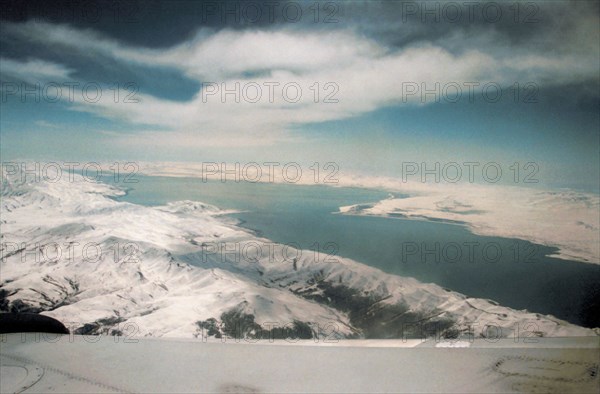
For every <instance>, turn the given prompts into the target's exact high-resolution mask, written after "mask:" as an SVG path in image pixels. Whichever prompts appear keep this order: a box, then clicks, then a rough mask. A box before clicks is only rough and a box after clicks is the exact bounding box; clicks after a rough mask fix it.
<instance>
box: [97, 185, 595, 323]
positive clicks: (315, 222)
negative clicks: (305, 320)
mask: <svg viewBox="0 0 600 394" xmlns="http://www.w3.org/2000/svg"><path fill="white" fill-rule="evenodd" d="M136 177H137V179H138V180H139V182H138V183H135V184H126V186H127V187H128V193H127V195H125V196H122V197H119V198H117V200H121V201H128V202H131V203H135V204H141V205H146V206H156V205H164V204H166V203H167V202H170V201H177V200H194V201H202V202H205V203H209V204H213V205H216V206H218V207H219V208H223V209H235V210H240V211H243V212H241V213H236V214H232V215H230V216H232V217H234V218H237V219H238V220H239V224H240V226H242V227H245V228H248V229H251V230H253V231H254V232H255V233H257V234H259V235H260V236H263V237H265V238H268V239H270V240H273V241H275V242H278V243H283V244H289V245H292V246H295V247H300V248H303V249H310V250H318V251H320V252H323V253H328V254H332V255H333V256H343V257H348V258H351V259H353V260H356V261H358V262H361V263H364V264H367V265H370V266H373V267H376V268H379V269H381V270H383V271H385V272H388V273H392V274H397V275H402V276H411V277H414V278H416V279H418V280H420V281H422V282H433V283H436V284H438V285H440V286H443V287H445V288H448V289H452V290H455V291H457V292H460V293H463V294H466V295H468V296H472V297H480V298H488V299H491V300H494V301H497V302H499V303H500V304H501V305H504V306H509V307H511V308H515V309H527V310H529V311H532V312H538V313H542V314H551V315H554V316H556V317H558V318H561V319H564V320H567V321H569V322H572V323H575V324H579V325H582V326H586V327H598V326H600V266H599V265H594V264H586V263H580V262H576V261H566V260H561V259H555V258H550V257H547V255H548V254H551V253H552V252H553V251H555V250H556V249H555V248H551V247H547V246H542V245H536V244H532V243H530V242H527V241H523V240H516V239H508V238H500V237H484V236H479V235H474V234H472V233H471V232H469V231H468V230H467V229H466V228H465V227H463V226H461V225H456V224H449V223H442V222H432V221H419V220H405V219H400V218H398V219H396V218H382V217H366V216H349V215H340V214H337V212H338V208H339V207H340V206H345V205H353V204H364V203H371V202H375V201H379V200H382V199H384V198H387V197H388V196H389V192H384V191H377V190H371V189H361V188H344V187H331V186H324V185H294V184H272V183H249V182H240V183H235V182H233V181H227V182H225V183H222V182H219V181H208V182H203V181H202V179H199V178H175V177H155V176H141V175H136ZM105 181H106V182H110V181H111V179H108V178H107V179H105ZM119 186H123V184H119ZM394 196H395V197H402V195H401V194H394Z"/></svg>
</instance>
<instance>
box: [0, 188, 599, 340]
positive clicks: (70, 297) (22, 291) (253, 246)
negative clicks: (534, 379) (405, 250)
mask: <svg viewBox="0 0 600 394" xmlns="http://www.w3.org/2000/svg"><path fill="white" fill-rule="evenodd" d="M122 193H123V192H122V191H121V190H119V189H117V188H114V187H112V186H109V185H106V184H102V183H96V182H90V181H89V180H85V179H84V178H82V177H80V176H75V177H74V180H73V181H69V179H67V178H66V177H64V178H63V179H61V180H59V181H58V182H54V183H51V182H48V181H40V182H32V181H30V182H28V183H20V182H18V177H12V178H11V177H8V178H6V179H4V180H3V183H2V204H1V207H0V209H1V225H2V231H1V254H2V262H1V266H0V309H2V310H3V311H35V312H41V313H43V314H45V315H48V316H52V317H54V318H57V319H59V320H60V321H62V322H63V323H64V324H65V325H66V326H67V327H68V328H70V329H71V331H74V332H76V333H82V334H98V333H105V334H116V335H131V336H133V335H135V336H154V337H162V336H168V337H187V338H193V337H196V338H199V339H200V338H203V337H207V336H208V337H216V338H219V337H223V338H224V337H226V336H230V337H233V336H237V335H240V336H243V337H245V338H251V339H253V340H258V339H264V338H267V337H275V338H288V337H291V338H295V337H301V338H317V339H319V338H321V339H333V338H421V337H425V336H427V337H431V336H442V337H446V338H457V337H461V338H464V337H467V336H471V335H474V336H476V337H481V336H486V337H497V336H502V337H512V336H515V337H517V336H518V337H519V338H524V337H532V336H587V335H596V334H595V332H594V330H590V329H586V328H582V327H578V326H575V325H572V324H569V323H567V322H565V321H561V320H559V319H556V318H554V317H552V316H543V315H539V314H536V313H529V312H527V311H517V310H513V309H510V308H506V307H503V306H500V305H497V304H496V303H495V302H493V301H488V300H484V299H475V298H468V297H466V296H464V295H462V294H459V293H456V292H453V291H450V290H447V289H443V288H442V287H440V286H437V285H435V284H428V283H421V282H419V281H417V280H415V279H412V278H404V277H400V276H395V275H390V274H385V273H384V272H382V271H380V270H378V269H375V268H371V267H369V266H366V265H362V264H360V263H358V262H355V261H352V260H349V259H345V258H340V257H336V258H335V259H334V260H332V259H327V258H326V256H324V255H321V254H318V253H316V252H312V251H297V250H293V249H291V248H290V247H287V246H285V245H277V244H275V245H274V244H273V243H272V242H271V241H269V240H267V239H264V238H258V237H256V236H255V235H253V234H251V233H250V232H248V231H246V230H244V229H242V228H239V227H237V226H236V225H235V223H234V222H233V221H232V220H231V219H229V218H228V217H227V216H223V214H225V213H226V212H225V211H221V210H220V209H218V208H217V207H214V206H210V205H207V204H203V203H200V202H192V201H179V202H174V203H171V204H168V205H166V206H162V207H144V206H140V205H135V204H130V203H126V202H117V201H115V200H114V199H112V198H111V197H113V196H117V195H119V194H122ZM540 198H542V196H540ZM547 198H548V199H550V200H552V198H556V197H553V196H548V197H547ZM561 198H562V197H561ZM413 201H414V200H413ZM410 202H411V200H410V199H408V201H407V202H406V203H405V204H409V206H408V208H410ZM583 203H586V202H583ZM381 204H382V205H374V206H373V207H371V208H369V209H370V210H365V211H364V212H360V213H368V214H380V213H382V212H387V211H389V209H390V207H389V206H388V205H384V204H390V205H391V207H392V208H393V210H394V211H395V212H396V211H399V210H406V209H407V206H405V205H402V204H400V203H399V202H398V200H389V201H386V202H383V203H381ZM431 204H433V205H435V201H431ZM449 204H450V208H449V212H453V211H456V210H457V209H459V208H460V206H458V205H456V204H455V203H453V202H452V201H449ZM453 204H454V205H453ZM438 208H439V207H438ZM344 211H345V212H350V211H352V209H350V208H348V209H345V210H344ZM413 211H414V210H413ZM444 212H446V210H444ZM421 213H423V214H426V213H427V212H419V214H421ZM450 214H451V215H460V213H456V212H455V213H449V215H450ZM586 223H587V222H586ZM590 225H593V223H592V224H590ZM481 231H482V232H484V230H481ZM577 247H579V246H578V245H574V246H573V250H574V252H577V251H578V250H580V249H577Z"/></svg>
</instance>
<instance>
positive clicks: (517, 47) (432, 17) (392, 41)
mask: <svg viewBox="0 0 600 394" xmlns="http://www.w3.org/2000/svg"><path fill="white" fill-rule="evenodd" d="M120 4H121V5H120V6H119V8H118V9H115V7H116V6H115V3H114V2H112V1H98V2H90V1H86V2H78V1H72V2H67V1H65V2H62V1H58V2H56V3H52V4H50V5H48V4H46V3H45V2H29V3H23V2H20V1H8V2H5V5H3V11H2V15H1V16H2V24H1V25H0V44H1V46H0V82H1V83H2V104H1V117H0V137H1V148H0V149H1V150H0V153H1V154H2V160H11V159H16V158H19V159H32V160H65V161H68V160H79V161H81V160H144V161H196V162H200V161H230V162H234V161H240V162H242V161H249V160H252V161H269V160H278V161H297V162H305V163H311V162H313V161H319V162H326V161H336V162H338V164H339V165H340V170H341V171H353V172H363V173H366V174H374V175H387V176H394V175H399V174H398V168H399V167H400V166H401V163H402V162H403V161H415V162H422V161H425V162H429V163H433V162H436V161H439V162H442V163H444V162H448V161H457V162H466V161H479V162H482V163H484V162H486V161H492V160H493V161H497V162H499V163H501V164H502V165H503V166H506V167H508V166H509V165H510V164H511V163H513V162H519V163H526V162H531V161H533V162H536V163H538V164H539V166H540V180H541V185H543V186H552V187H573V188H578V189H585V190H592V191H597V190H598V179H599V177H600V173H599V171H600V170H599V168H600V156H599V152H600V148H599V146H600V140H599V126H600V119H599V112H600V111H599V103H600V97H599V93H598V91H599V89H598V88H599V75H598V70H599V56H600V55H599V49H598V48H599V45H598V43H599V7H598V3H597V2H584V1H581V2H520V3H519V2H517V3H515V2H510V3H493V4H495V6H494V7H497V9H496V8H493V7H490V6H488V3H476V8H474V9H473V10H472V11H473V13H472V17H469V14H468V11H469V10H468V9H467V8H465V7H464V6H460V5H461V4H463V3H460V2H459V3H453V4H457V5H458V6H459V10H460V12H462V14H461V15H462V16H461V18H460V20H453V19H452V18H454V17H453V16H452V15H454V14H449V12H450V11H453V10H452V9H446V8H443V7H444V4H445V3H436V2H428V3H426V4H425V3H416V2H375V1H372V2H321V3H318V2H317V3H315V2H283V1H282V2H279V3H278V5H277V6H276V7H275V8H272V11H273V18H272V19H271V18H270V16H269V15H267V13H268V11H269V4H272V2H266V3H261V2H254V3H252V4H254V5H255V8H253V9H248V3H243V2H236V1H226V2H204V3H201V2H194V1H164V2H160V1H151V2H148V3H142V2H135V1H132V2H124V3H120ZM314 4H317V5H318V6H319V9H318V10H319V13H318V15H317V14H316V13H315V8H314ZM498 4H499V5H498ZM514 4H518V5H519V8H518V10H519V12H518V13H516V8H515V6H514ZM311 7H312V8H311ZM436 7H439V8H436ZM460 7H462V9H460ZM511 7H512V8H511ZM257 9H258V10H260V12H262V14H261V17H260V18H255V15H254V14H252V12H253V11H256V10H257ZM227 10H229V11H230V12H229V13H224V14H223V11H227ZM283 10H286V12H287V14H285V13H284V11H283ZM297 10H301V12H302V16H301V17H298V18H296V19H297V20H296V21H294V18H295V15H297V14H295V12H296V11H297ZM427 10H429V11H430V12H429V13H428V12H427ZM483 10H485V12H487V14H486V13H485V12H484V11H483ZM498 10H499V12H500V13H501V16H500V17H498V16H497V15H500V14H492V13H491V12H492V11H493V12H496V11H498ZM494 15H496V16H494ZM436 18H437V19H436ZM253 19H256V21H253ZM326 22H333V23H326ZM208 83H211V84H208ZM236 83H238V84H239V85H240V94H239V95H240V102H239V103H237V102H235V97H234V95H233V94H229V95H226V96H225V100H223V98H222V97H221V96H220V93H221V90H222V88H223V86H224V87H226V88H227V89H234V87H235V86H236ZM315 83H317V84H318V85H315ZM328 83H329V85H326V84H328ZM437 83H439V84H440V87H447V88H448V89H449V90H448V91H446V94H444V93H443V92H442V91H441V90H440V92H439V93H438V94H437V95H436V96H434V95H433V94H430V95H428V96H425V97H424V98H425V99H424V100H423V99H422V97H421V94H420V92H417V93H414V94H411V91H410V89H411V88H413V89H414V88H415V87H417V88H418V89H421V88H422V87H423V86H424V87H425V88H427V89H433V88H434V87H435V86H436V84H437ZM515 83H518V84H519V85H518V86H519V88H518V89H516V91H518V92H519V97H518V98H516V97H515V86H516V85H515ZM223 84H224V85H223ZM286 84H291V85H293V86H292V90H288V96H289V97H288V96H285V97H284V93H283V90H282V87H283V86H284V85H286ZM423 84H424V85H423ZM469 84H471V85H469ZM57 86H58V87H59V88H56V87H57ZM69 86H74V88H73V90H72V91H69ZM84 86H87V87H88V90H87V95H86V93H85V92H83V91H82V88H83V87H84ZM257 86H258V87H259V88H260V89H261V93H262V95H261V96H260V99H258V100H256V102H250V101H252V99H249V100H244V97H245V96H246V95H247V96H248V97H252V95H253V94H254V92H257V90H256V87H257ZM269 86H272V87H273V89H274V90H273V100H272V101H273V102H271V100H269V98H268V97H267V96H268V93H269ZM456 86H459V87H460V88H461V91H462V96H461V98H460V99H458V100H457V102H451V101H454V98H455V96H454V95H453V92H455V91H456V90H452V89H455V87H456ZM468 86H475V87H474V88H473V89H474V90H473V100H469V99H468V88H467V87H468ZM482 86H491V87H492V88H494V89H492V93H494V91H497V89H498V88H499V89H500V92H502V96H501V97H500V98H499V99H498V101H497V102H495V101H494V100H491V99H490V96H484V95H483V94H482V92H481V87H482ZM216 88H218V89H219V91H217V92H216V93H215V92H214V89H216ZM297 88H299V89H300V91H301V92H302V97H301V98H298V101H297V102H293V101H294V100H293V96H294V94H293V93H294V91H295V90H296V89H297ZM26 89H29V91H32V92H34V93H32V94H29V95H25V96H24V97H23V96H22V93H23V91H25V90H26ZM57 89H60V90H57ZM98 89H99V90H98ZM244 89H245V90H244ZM59 91H60V93H61V97H60V98H59V99H57V100H53V98H54V97H55V96H56V94H57V93H58V92H59ZM96 91H101V92H102V94H101V96H100V97H97V100H96V95H95V92H96ZM315 91H318V92H319V97H318V100H315ZM116 92H118V96H115V93H116ZM290 92H291V93H290ZM448 92H450V93H448ZM69 93H72V97H70V96H69ZM213 93H214V94H213ZM488 93H489V91H488ZM36 94H38V95H39V96H40V100H39V102H36V99H35V97H36ZM328 94H331V96H330V98H333V99H335V100H337V102H325V101H326V100H325V97H326V96H327V95H328ZM128 95H130V96H129V97H128ZM86 97H87V99H88V100H85V99H84V98H86ZM436 97H439V99H440V100H439V101H440V102H436V100H435V98H436ZM286 99H287V100H286ZM92 101H93V102H92ZM315 101H317V102H315ZM525 101H533V102H525Z"/></svg>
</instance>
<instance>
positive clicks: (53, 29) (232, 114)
mask: <svg viewBox="0 0 600 394" xmlns="http://www.w3.org/2000/svg"><path fill="white" fill-rule="evenodd" d="M5 30H6V31H7V32H8V33H10V34H11V35H12V36H17V37H21V38H23V37H24V38H26V39H27V40H30V41H36V42H39V43H45V44H48V45H63V46H66V47H69V48H73V49H74V50H77V51H86V52H91V53H94V52H95V53H99V54H101V55H103V56H107V57H110V58H113V59H117V60H120V61H125V62H129V63H134V64H142V65H145V66H163V67H172V68H177V69H179V70H181V71H182V72H183V73H185V74H186V75H187V76H188V77H191V78H194V79H196V80H198V81H200V82H216V83H217V84H218V85H219V86H220V87H222V86H223V85H221V84H225V85H224V86H226V87H227V88H228V89H232V88H234V87H235V86H236V83H239V85H240V93H248V94H249V95H250V96H253V95H254V93H255V89H254V88H255V87H256V86H259V87H261V93H262V96H261V99H260V100H258V102H255V103H250V102H248V101H245V100H244V99H243V97H240V102H239V103H236V102H235V101H234V96H233V95H227V96H226V97H225V98H226V102H222V99H221V97H220V94H215V95H210V96H205V97H203V96H202V93H201V92H198V93H197V94H196V95H195V96H194V98H193V99H191V100H189V101H187V102H176V101H170V100H166V99H160V98H157V97H154V96H151V95H148V94H137V95H136V98H137V99H139V101H140V102H139V103H137V104H135V103H123V102H115V100H113V98H112V96H111V95H105V96H103V97H102V99H101V100H99V101H98V102H96V103H90V102H87V101H85V100H82V99H81V98H79V99H78V100H77V102H76V103H75V107H74V108H75V109H77V110H80V111H88V112H92V113H95V114H99V115H102V116H105V117H109V118H117V119H122V120H125V121H127V122H130V123H133V124H137V125H148V126H152V127H153V128H154V129H164V130H168V131H169V133H167V134H165V135H164V138H159V134H160V132H157V131H153V132H151V134H146V136H151V137H152V138H153V139H159V140H161V141H162V143H165V144H169V145H172V144H176V145H180V144H183V145H186V146H190V145H191V146H193V145H196V144H200V145H201V144H203V143H206V141H209V140H210V141H212V142H211V143H212V144H219V141H221V143H222V144H223V145H230V143H231V140H232V138H239V139H247V138H255V136H261V137H262V138H261V139H260V140H261V141H269V142H273V141H274V140H277V139H281V138H284V137H285V136H286V135H288V136H289V131H290V129H291V128H292V126H294V125H302V124H308V123H314V122H323V121H328V120H337V119H344V118H348V117H352V116H357V115H360V114H363V113H366V112H369V111H373V110H375V109H377V108H380V107H382V106H388V105H402V104H408V103H412V104H420V103H421V99H422V96H421V94H419V93H417V94H413V95H409V94H408V91H407V90H406V89H407V88H410V86H408V84H412V87H415V86H416V87H418V88H419V89H421V88H422V87H423V85H422V84H425V85H424V86H425V87H426V88H427V89H432V88H434V87H435V84H436V83H439V84H440V86H441V87H442V88H443V87H444V86H445V85H446V84H448V83H456V84H458V85H459V86H460V87H461V88H462V89H463V97H464V96H465V95H466V94H468V87H467V86H466V85H465V83H469V82H478V83H480V85H479V86H482V85H484V84H485V83H486V82H490V81H493V82H496V83H498V84H500V85H502V86H510V85H512V84H513V83H514V82H537V83H549V82H550V83H569V82H573V81H580V80H585V79H586V78H587V79H589V78H597V70H598V50H597V49H596V50H595V51H592V52H589V53H588V55H587V56H584V55H582V54H581V52H579V51H576V50H574V51H573V52H572V54H571V55H569V53H564V51H563V53H561V57H557V56H556V55H555V54H553V53H547V52H541V51H538V52H535V53H532V52H531V51H526V50H521V49H518V48H517V49H515V53H514V54H513V55H512V56H508V53H509V52H507V51H506V49H505V48H504V47H503V45H504V44H505V43H503V42H500V43H497V44H494V41H493V38H494V37H496V35H495V34H494V33H493V32H491V33H486V35H482V36H481V37H478V39H477V42H478V43H480V44H482V45H481V46H475V47H472V48H469V47H468V45H469V43H472V41H469V40H467V39H465V37H463V36H461V35H460V34H459V35H453V36H450V37H448V38H447V39H445V41H444V40H442V41H440V43H439V44H431V43H430V44H426V43H420V44H415V45H413V46H409V47H406V48H404V49H402V50H399V51H398V50H396V51H392V50H391V49H390V48H387V47H385V46H383V45H381V44H380V43H378V42H375V41H373V40H371V39H368V38H365V37H364V36H361V35H359V34H357V33H356V32H353V31H350V30H340V31H334V32H327V33H324V34H323V33H321V34H318V33H315V32H310V31H299V30H294V31H292V30H279V31H259V30H248V31H229V30H222V31H220V32H217V33H210V32H208V31H207V30H201V31H199V32H198V34H197V35H196V36H195V37H194V38H192V39H190V40H189V41H186V42H184V43H181V44H179V45H177V46H174V47H172V48H168V49H161V50H159V49H147V48H134V47H130V46H127V45H124V44H121V43H119V42H118V41H115V40H112V39H109V38H106V37H104V36H102V35H100V34H99V33H96V32H94V31H92V30H78V29H75V28H73V27H69V26H66V25H53V24H46V23H34V22H27V23H24V24H11V23H8V24H7V26H5ZM445 47H447V48H452V49H453V50H452V52H451V51H449V50H447V49H445ZM457 48H458V49H457ZM5 63H6V64H7V67H6V68H7V70H8V72H9V73H10V72H16V71H15V70H17V71H18V72H19V73H20V74H23V75H24V74H27V73H29V75H32V76H33V77H35V76H36V75H39V71H38V74H36V70H38V69H42V70H44V69H45V70H46V71H44V72H45V74H44V72H43V73H42V74H44V75H46V74H48V73H49V74H50V75H57V76H62V77H65V76H67V75H69V71H68V70H67V69H66V68H64V67H62V66H59V65H54V66H53V68H52V67H51V66H50V65H48V64H44V62H38V63H39V65H40V67H37V65H36V64H34V62H29V63H27V64H26V65H27V66H28V67H23V65H20V64H17V63H16V62H14V61H12V60H10V59H6V60H3V72H5V71H4V68H5V67H4V64H5ZM34 68H35V70H34ZM253 73H254V74H255V75H258V76H254V77H250V76H248V75H253ZM272 82H275V83H279V84H280V85H279V86H277V87H275V90H274V93H275V96H274V101H273V102H270V101H269V99H268V97H269V88H268V86H267V85H265V84H269V83H272ZM315 82H318V83H319V100H318V101H319V102H317V103H315V102H314V101H315V91H314V90H315V88H316V85H314V84H315ZM328 82H331V83H333V84H331V85H328V86H327V87H328V89H325V87H326V86H325V84H326V83H328ZM286 83H295V84H297V86H299V87H300V88H301V91H302V97H301V98H300V99H299V101H298V102H295V103H288V102H287V101H286V100H285V99H284V96H283V91H282V90H281V88H282V86H283V85H285V84H286ZM245 87H246V88H247V89H246V90H244V88H245ZM336 89H337V90H338V91H337V92H336V93H335V94H334V95H333V98H334V99H337V100H338V102H337V103H324V102H323V101H324V99H325V97H326V96H327V94H329V93H333V92H334V91H335V90H336ZM289 92H290V93H291V94H292V95H293V93H294V89H292V90H290V91H289ZM76 97H80V95H79V96H78V95H76ZM432 101H433V100H432V99H431V97H430V98H429V99H427V102H432ZM174 135H177V136H178V138H177V139H175V138H173V136H174ZM125 138H126V140H127V141H131V136H127V137H125Z"/></svg>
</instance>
